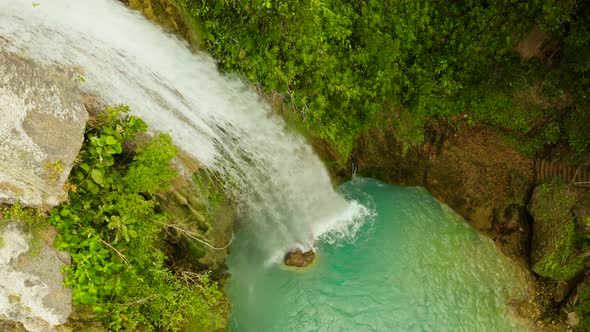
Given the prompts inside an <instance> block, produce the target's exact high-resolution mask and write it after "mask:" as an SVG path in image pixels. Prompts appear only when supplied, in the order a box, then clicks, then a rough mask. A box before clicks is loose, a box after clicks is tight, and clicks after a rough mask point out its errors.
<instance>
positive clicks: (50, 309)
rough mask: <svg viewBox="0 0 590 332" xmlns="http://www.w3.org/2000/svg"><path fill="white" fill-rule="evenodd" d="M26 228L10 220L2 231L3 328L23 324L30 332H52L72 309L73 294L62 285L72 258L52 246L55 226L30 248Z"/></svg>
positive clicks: (0, 289) (0, 311)
mask: <svg viewBox="0 0 590 332" xmlns="http://www.w3.org/2000/svg"><path fill="white" fill-rule="evenodd" d="M25 227H26V225H24V224H23V223H19V222H10V223H8V224H7V225H6V226H4V228H3V229H2V232H1V237H2V240H3V241H2V247H1V248H0V322H1V324H0V327H4V328H6V327H7V326H9V325H10V324H13V325H14V326H18V325H20V324H22V326H24V328H26V329H27V330H28V331H33V332H45V331H53V330H54V327H55V326H56V325H60V324H64V323H65V322H66V321H67V319H68V316H69V315H70V313H71V311H72V293H71V290H70V289H68V288H65V287H64V286H63V284H62V283H63V278H64V276H63V275H62V274H61V268H62V267H63V266H65V265H67V264H69V260H70V258H69V255H68V254H66V253H61V252H58V251H57V250H56V249H54V248H53V246H52V244H51V243H52V241H53V238H54V236H55V232H54V231H52V229H48V230H46V231H45V232H44V233H45V235H47V239H42V238H39V239H37V243H38V244H37V246H36V247H35V248H33V249H31V245H30V242H31V239H30V237H29V236H28V235H27V234H26V232H25V231H24V229H26V228H25ZM39 236H40V235H39Z"/></svg>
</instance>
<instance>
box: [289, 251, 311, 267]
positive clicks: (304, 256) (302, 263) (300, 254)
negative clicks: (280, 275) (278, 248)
mask: <svg viewBox="0 0 590 332" xmlns="http://www.w3.org/2000/svg"><path fill="white" fill-rule="evenodd" d="M314 259H315V251H313V250H311V249H310V250H307V251H302V250H301V249H295V250H292V251H289V252H288V253H287V254H286V255H285V258H284V259H283V261H284V263H285V265H287V266H295V267H306V266H308V265H309V264H311V263H312V262H313V260H314Z"/></svg>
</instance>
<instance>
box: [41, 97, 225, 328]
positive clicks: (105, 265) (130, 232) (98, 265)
mask: <svg viewBox="0 0 590 332" xmlns="http://www.w3.org/2000/svg"><path fill="white" fill-rule="evenodd" d="M127 111H128V109H127V107H123V106H121V107H117V108H110V107H109V108H108V109H107V114H105V115H102V116H99V117H98V119H97V121H95V123H94V124H93V125H92V126H91V127H89V128H88V129H87V130H86V133H85V141H84V144H83V147H82V151H81V153H80V156H79V158H80V162H79V163H78V164H77V165H76V166H75V167H74V168H73V170H72V172H71V176H70V180H69V181H70V183H69V187H70V200H69V202H67V203H64V204H62V205H60V206H59V207H56V208H55V209H53V210H52V212H51V222H52V223H53V224H54V225H55V226H56V227H57V229H58V230H59V233H60V234H59V236H58V241H57V244H56V246H57V248H58V249H60V250H66V251H69V252H70V254H71V256H72V265H71V266H69V267H67V268H65V271H64V272H65V273H66V280H65V283H66V285H68V286H71V287H72V289H73V300H74V303H76V304H83V305H90V306H92V307H93V310H94V312H95V313H96V314H97V315H98V317H99V318H100V319H101V320H102V321H103V323H104V324H105V326H106V327H107V328H108V329H109V330H114V331H119V330H126V331H134V330H137V329H141V330H142V331H178V330H179V329H181V328H182V326H183V325H184V324H185V323H186V321H187V320H188V318H189V317H191V318H194V317H199V321H200V322H201V326H200V327H201V329H204V328H214V327H215V326H218V325H219V324H220V319H221V318H220V317H221V315H222V307H221V304H222V303H221V301H222V295H221V293H220V291H219V290H218V288H217V285H216V284H215V283H214V282H212V281H210V280H209V278H208V277H207V275H199V276H194V275H193V276H191V278H180V277H179V276H177V275H175V274H174V273H172V272H171V271H170V270H169V269H167V268H166V267H165V264H164V260H165V256H164V253H163V252H162V250H161V249H160V248H161V239H160V236H159V234H160V233H161V231H162V229H163V226H162V225H163V224H164V223H165V221H166V217H165V216H163V215H161V214H158V213H157V212H156V210H155V208H156V201H155V199H154V198H152V196H151V194H154V193H155V192H156V191H159V190H162V189H165V188H167V186H168V185H169V181H170V180H171V179H172V178H173V177H175V176H176V174H175V172H174V171H173V170H172V169H171V168H170V166H169V161H170V160H171V159H172V158H173V157H174V156H175V154H176V148H175V147H174V145H173V144H172V140H171V138H170V137H169V136H167V135H163V134H160V135H158V136H156V138H154V139H153V140H151V141H150V142H149V143H147V144H145V145H143V146H141V147H139V148H138V149H137V150H136V154H135V156H134V157H133V159H132V160H129V159H130V158H128V156H127V155H125V154H124V153H123V144H124V143H125V142H126V141H128V140H132V139H134V138H135V137H136V135H137V133H138V132H140V131H145V130H146V128H147V126H146V125H145V123H144V122H143V121H142V120H141V119H139V118H136V117H134V116H129V115H127V114H126V113H127Z"/></svg>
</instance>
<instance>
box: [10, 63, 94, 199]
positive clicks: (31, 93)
mask: <svg viewBox="0 0 590 332" xmlns="http://www.w3.org/2000/svg"><path fill="white" fill-rule="evenodd" d="M76 80H78V82H79V79H77V78H76V75H73V74H72V73H68V71H67V70H66V69H64V68H61V67H58V66H48V65H43V64H39V63H37V62H35V61H33V60H31V59H26V58H23V57H21V56H18V55H15V54H13V53H8V52H5V51H0V114H2V118H0V170H1V171H0V203H9V204H11V203H14V202H16V201H20V202H22V203H23V204H25V205H29V206H36V207H40V206H43V207H51V206H54V205H57V204H58V203H59V202H60V201H62V200H64V199H65V198H66V197H67V195H66V192H65V191H64V189H63V188H64V184H65V182H66V180H67V178H68V175H69V173H70V169H71V167H72V164H73V163H74V160H75V158H76V156H77V155H78V152H79V151H80V147H81V146H82V141H83V138H84V137H83V130H84V127H85V125H86V120H87V119H88V115H87V113H86V110H85V108H84V103H83V99H82V95H81V93H80V91H79V89H78V88H77V83H76Z"/></svg>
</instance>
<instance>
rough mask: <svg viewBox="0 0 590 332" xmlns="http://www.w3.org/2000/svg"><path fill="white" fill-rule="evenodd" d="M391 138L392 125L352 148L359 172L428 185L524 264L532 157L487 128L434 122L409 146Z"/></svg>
mask: <svg viewBox="0 0 590 332" xmlns="http://www.w3.org/2000/svg"><path fill="white" fill-rule="evenodd" d="M395 137H396V133H395V132H394V130H393V129H392V128H387V127H381V128H375V129H374V130H372V131H371V132H369V133H368V134H366V136H365V137H363V138H362V139H361V140H360V142H359V144H358V146H357V147H356V149H355V151H354V153H353V157H354V158H355V160H356V161H357V163H358V167H359V175H361V176H369V177H374V178H378V179H382V180H385V181H387V182H389V183H395V184H399V185H409V186H423V187H425V188H427V189H428V190H429V191H430V192H431V193H432V194H433V196H434V197H436V198H437V199H438V200H440V201H442V202H444V203H446V204H448V205H449V206H450V207H451V208H453V210H455V211H456V212H457V213H459V214H460V215H461V216H463V217H464V218H465V219H466V220H467V221H468V222H469V223H470V224H471V225H473V227H475V228H476V229H477V230H479V231H480V232H482V233H483V234H486V235H488V236H490V237H491V238H492V239H494V240H495V242H496V244H498V246H499V247H500V249H501V250H502V251H503V252H504V253H505V254H506V255H508V256H509V257H511V258H512V259H514V260H517V261H519V262H520V263H522V264H523V265H525V266H527V265H528V261H527V259H526V257H527V251H528V248H527V247H528V243H527V242H528V239H529V237H530V220H528V218H527V217H528V216H527V213H526V204H527V201H528V198H529V197H530V193H531V191H532V187H533V184H534V172H533V168H534V161H533V160H531V159H528V158H526V157H524V156H522V155H521V154H519V153H518V152H517V151H515V150H514V149H513V148H512V147H509V146H507V145H506V144H504V143H503V142H502V140H501V139H500V138H499V135H498V134H497V133H496V132H495V131H494V130H492V129H490V128H485V127H480V128H473V129H470V130H464V131H461V132H458V133H454V132H453V131H451V130H450V129H445V128H444V126H443V125H438V124H432V128H430V130H428V132H427V135H426V140H425V141H426V143H425V144H423V145H422V146H421V147H420V148H417V147H414V148H410V149H407V150H406V149H404V148H403V146H402V144H401V143H399V142H398V141H397V140H396V139H395Z"/></svg>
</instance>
